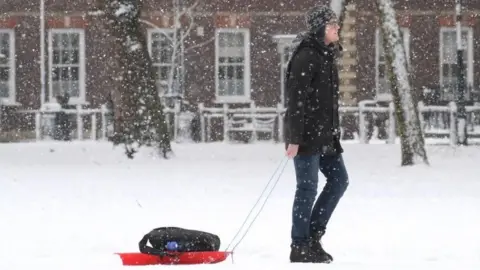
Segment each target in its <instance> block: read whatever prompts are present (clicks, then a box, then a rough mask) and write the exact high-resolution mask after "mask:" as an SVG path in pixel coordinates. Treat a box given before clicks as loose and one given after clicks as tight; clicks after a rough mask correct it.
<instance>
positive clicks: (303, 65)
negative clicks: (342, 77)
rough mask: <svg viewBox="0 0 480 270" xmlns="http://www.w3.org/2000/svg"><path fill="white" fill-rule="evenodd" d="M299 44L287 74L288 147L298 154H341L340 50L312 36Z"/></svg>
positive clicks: (307, 36) (305, 36) (286, 140)
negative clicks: (339, 108) (296, 145)
mask: <svg viewBox="0 0 480 270" xmlns="http://www.w3.org/2000/svg"><path fill="white" fill-rule="evenodd" d="M299 42H300V43H299V44H298V46H297V47H296V48H295V49H294V51H293V54H292V57H291V60H290V61H289V64H288V67H287V70H286V74H285V75H286V77H285V78H286V85H285V89H286V91H287V111H286V115H285V130H284V131H285V133H284V134H285V143H286V146H288V144H298V145H300V146H299V150H298V154H318V153H320V154H335V153H341V152H343V149H342V147H341V146H340V142H339V139H338V138H339V133H340V126H339V114H338V99H339V88H338V85H339V78H338V69H337V65H336V55H337V52H338V48H336V47H335V46H333V45H330V46H329V45H326V44H325V43H324V42H319V41H318V40H317V39H316V38H314V37H312V36H310V35H304V36H301V39H300V41H299ZM340 49H341V47H340Z"/></svg>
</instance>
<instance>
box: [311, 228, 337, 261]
mask: <svg viewBox="0 0 480 270" xmlns="http://www.w3.org/2000/svg"><path fill="white" fill-rule="evenodd" d="M324 234H325V231H320V232H318V233H315V234H314V235H313V236H312V238H311V239H310V248H311V251H312V253H313V256H314V257H315V261H316V262H319V263H331V262H332V261H333V257H332V255H330V254H328V253H327V252H326V251H325V250H324V249H323V246H322V242H321V240H322V236H323V235H324Z"/></svg>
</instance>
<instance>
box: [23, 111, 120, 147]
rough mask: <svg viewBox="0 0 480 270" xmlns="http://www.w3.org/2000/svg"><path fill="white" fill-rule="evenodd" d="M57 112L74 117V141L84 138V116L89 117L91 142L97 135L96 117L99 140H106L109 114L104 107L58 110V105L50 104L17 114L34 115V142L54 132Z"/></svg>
mask: <svg viewBox="0 0 480 270" xmlns="http://www.w3.org/2000/svg"><path fill="white" fill-rule="evenodd" d="M59 112H63V113H65V114H67V115H75V121H74V123H75V131H76V139H77V140H82V139H84V137H85V134H84V132H85V130H86V128H85V127H84V116H90V119H89V120H90V121H89V122H90V128H89V129H88V130H90V136H89V138H90V139H91V140H96V139H97V138H98V135H97V132H98V130H97V126H98V115H100V139H102V140H104V139H106V138H107V132H108V127H107V125H108V120H107V114H108V113H109V112H110V111H109V110H108V109H107V106H106V105H102V106H100V108H97V109H91V108H87V109H85V108H82V105H77V106H75V109H63V108H60V107H59V105H58V104H55V103H50V104H47V106H44V107H42V108H41V109H39V110H21V111H18V113H21V114H34V115H35V116H34V117H35V138H36V140H42V139H44V138H46V137H50V136H52V133H53V132H54V130H55V128H54V125H55V124H54V121H55V120H54V119H55V115H56V114H57V113H59Z"/></svg>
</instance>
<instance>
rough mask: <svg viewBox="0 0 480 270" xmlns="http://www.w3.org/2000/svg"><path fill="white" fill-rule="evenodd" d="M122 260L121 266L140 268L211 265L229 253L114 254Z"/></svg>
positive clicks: (223, 258)
mask: <svg viewBox="0 0 480 270" xmlns="http://www.w3.org/2000/svg"><path fill="white" fill-rule="evenodd" d="M116 254H117V255H119V256H120V258H121V259H122V263H123V265H128V266H134V265H137V266H140V265H155V264H213V263H219V262H223V261H224V260H225V259H226V258H227V257H228V255H230V254H231V252H225V251H202V252H171V253H169V255H168V256H162V257H160V256H155V255H149V254H144V253H139V252H132V253H116Z"/></svg>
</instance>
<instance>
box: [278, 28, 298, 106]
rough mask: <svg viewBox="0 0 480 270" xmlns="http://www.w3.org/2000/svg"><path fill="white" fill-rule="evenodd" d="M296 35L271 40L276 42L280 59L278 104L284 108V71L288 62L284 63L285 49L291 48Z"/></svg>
mask: <svg viewBox="0 0 480 270" xmlns="http://www.w3.org/2000/svg"><path fill="white" fill-rule="evenodd" d="M295 37H296V35H291V34H286V35H275V36H273V39H274V40H275V41H276V42H277V50H278V55H279V57H280V61H279V63H278V64H279V67H280V68H279V69H280V102H281V104H282V105H283V106H285V105H286V104H285V102H286V100H285V71H286V69H287V65H288V61H285V55H284V53H285V49H286V48H288V47H291V46H292V42H293V40H294V39H295Z"/></svg>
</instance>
